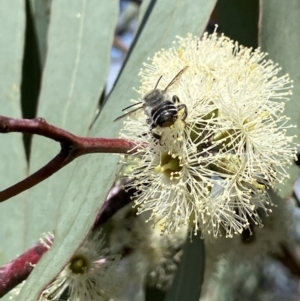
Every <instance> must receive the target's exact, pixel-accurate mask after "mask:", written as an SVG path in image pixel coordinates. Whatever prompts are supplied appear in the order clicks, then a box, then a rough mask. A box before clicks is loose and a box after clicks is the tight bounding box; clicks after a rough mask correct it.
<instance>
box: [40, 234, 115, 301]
mask: <svg viewBox="0 0 300 301" xmlns="http://www.w3.org/2000/svg"><path fill="white" fill-rule="evenodd" d="M106 253H107V250H106V249H104V238H103V237H102V234H101V231H97V232H96V233H91V234H90V235H89V236H88V238H87V239H86V241H85V242H84V243H83V245H82V246H81V247H80V248H79V249H78V251H77V252H76V253H75V254H74V255H73V256H72V258H71V259H70V261H69V262H68V264H67V265H66V266H65V268H64V269H63V270H62V271H61V272H60V274H59V275H58V276H57V277H56V278H55V279H54V280H53V281H52V282H51V283H50V284H49V285H48V286H47V287H46V288H45V289H44V291H43V293H42V294H41V296H40V299H39V300H54V301H58V300H60V298H61V296H62V294H63V293H64V292H68V296H69V297H68V300H70V301H73V300H80V301H81V300H85V301H96V300H97V301H98V300H99V301H100V300H103V301H104V300H108V299H109V298H108V296H109V297H110V296H111V294H112V295H113V294H114V292H115V291H117V290H118V289H117V285H118V284H117V283H114V282H113V281H112V279H113V275H112V273H110V272H109V270H115V268H114V267H115V265H118V262H119V260H120V256H105V255H106Z"/></svg>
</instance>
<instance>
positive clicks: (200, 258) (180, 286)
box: [165, 233, 205, 301]
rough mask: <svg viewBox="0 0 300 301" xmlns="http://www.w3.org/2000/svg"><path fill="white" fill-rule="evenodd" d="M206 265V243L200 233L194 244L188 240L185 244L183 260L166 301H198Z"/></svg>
mask: <svg viewBox="0 0 300 301" xmlns="http://www.w3.org/2000/svg"><path fill="white" fill-rule="evenodd" d="M204 264H205V256H204V243H203V239H201V235H200V233H198V235H197V236H195V237H193V241H192V242H191V241H190V240H189V239H187V241H186V243H185V246H184V248H183V258H182V259H181V261H180V264H179V267H178V272H177V275H176V277H175V279H174V280H173V284H172V287H171V289H170V291H169V292H168V294H167V296H166V298H165V301H181V300H189V301H194V300H195V301H198V300H199V298H200V294H201V287H202V282H203V277H204Z"/></svg>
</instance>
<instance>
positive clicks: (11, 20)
mask: <svg viewBox="0 0 300 301" xmlns="http://www.w3.org/2000/svg"><path fill="white" fill-rule="evenodd" d="M0 28H1V31H0V45H1V47H0V72H1V76H0V77H1V79H0V115H3V116H8V117H15V118H20V117H21V115H22V114H21V106H20V85H21V73H22V59H23V47H24V31H25V5H24V1H22V0H4V1H2V2H1V9H0ZM0 143H1V147H0V157H1V160H0V170H1V173H2V178H1V182H0V189H1V190H3V189H5V188H8V187H9V186H11V185H13V184H15V183H16V182H17V181H20V180H22V179H23V178H24V177H26V174H27V173H26V169H27V163H26V158H25V153H24V145H23V141H22V136H21V135H19V134H7V135H3V134H1V136H0ZM24 209H25V207H24V203H23V202H22V198H21V197H16V198H14V199H12V200H7V201H6V202H4V203H0V221H1V227H0V237H1V245H0V264H2V263H3V262H5V261H7V260H9V259H12V258H13V257H14V256H16V255H17V254H18V253H20V252H21V251H22V250H23V247H24V246H23V241H22V240H21V239H19V234H20V232H22V230H23V228H24V219H23V212H24Z"/></svg>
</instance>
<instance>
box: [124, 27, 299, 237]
mask: <svg viewBox="0 0 300 301" xmlns="http://www.w3.org/2000/svg"><path fill="white" fill-rule="evenodd" d="M266 55H267V54H266V53H263V52H261V51H260V49H256V50H254V51H253V50H252V49H250V48H246V47H243V46H240V45H238V44H237V43H234V42H233V41H232V40H230V39H229V38H227V37H225V36H218V35H217V34H216V33H213V34H212V35H207V34H205V35H204V36H203V37H202V38H201V39H199V38H198V37H194V36H192V35H188V36H187V37H186V38H180V37H178V39H177V41H176V42H175V45H174V46H173V47H172V48H171V49H167V50H165V49H162V50H161V51H159V52H157V53H156V54H155V55H154V57H153V58H152V59H151V62H150V64H145V65H144V68H143V69H142V70H141V72H140V76H141V86H140V88H139V90H138V93H139V94H140V95H141V99H140V100H138V101H139V102H141V101H142V104H143V108H144V109H146V108H147V109H149V106H148V107H147V106H146V104H145V95H147V93H149V91H151V90H153V89H154V88H155V87H156V84H157V82H158V79H159V78H160V77H161V79H160V81H159V83H158V87H157V89H160V92H161V93H162V94H164V97H165V100H170V101H171V100H172V96H173V95H176V96H177V97H178V99H179V100H180V103H181V104H184V105H185V106H186V110H183V109H181V108H182V107H180V109H178V112H177V113H178V118H177V120H176V121H175V122H174V123H173V124H171V125H170V126H168V127H160V126H156V127H154V128H153V129H151V130H150V126H149V123H151V114H153V111H152V112H150V113H149V112H147V111H146V110H143V109H141V110H138V111H137V112H136V113H135V114H131V115H130V118H127V120H126V121H125V126H124V129H123V130H122V133H121V135H122V137H123V138H126V139H129V140H133V141H135V143H136V145H137V146H136V148H135V150H134V152H132V154H130V155H126V156H124V158H123V162H124V163H125V166H126V167H127V168H126V171H127V174H126V175H127V176H128V177H130V178H132V182H130V183H129V184H127V185H126V188H127V189H129V188H131V187H133V188H135V189H136V190H137V192H136V194H135V196H134V201H135V206H136V207H137V208H138V212H139V213H142V212H144V211H149V212H151V216H150V219H155V220H159V221H163V222H162V224H163V229H164V230H163V231H167V232H173V231H177V230H178V229H180V228H181V227H182V226H183V225H186V224H189V225H191V227H193V229H194V231H195V232H197V231H198V230H199V229H201V230H202V231H203V232H206V233H209V234H212V235H213V236H219V235H222V234H225V235H226V236H227V237H232V236H233V234H235V233H241V232H242V231H243V230H244V229H246V228H248V227H249V225H250V221H251V222H254V223H255V224H256V225H261V219H260V217H259V215H258V214H257V210H258V209H259V210H263V211H265V212H266V214H268V212H271V211H272V210H271V206H272V202H271V200H270V197H269V195H268V192H267V190H268V189H270V188H273V187H274V186H275V184H276V183H278V182H282V181H283V180H284V179H285V178H286V177H288V174H287V171H286V168H287V166H288V165H289V164H290V163H291V158H293V157H294V156H295V150H294V148H295V146H294V145H293V142H292V140H293V138H294V137H292V136H288V135H287V133H286V132H287V129H288V128H289V127H292V126H290V125H288V124H287V123H288V120H289V118H287V117H286V116H285V115H283V111H284V106H285V102H286V101H287V100H288V99H289V96H290V95H291V88H292V82H291V80H290V78H289V76H288V75H284V76H280V77H278V76H277V74H278V72H279V71H280V68H279V67H278V66H277V65H276V64H274V63H273V62H272V61H271V60H267V59H266V58H265V57H266ZM181 70H183V71H182V72H181V74H180V78H179V79H178V80H177V81H176V82H174V83H173V84H172V85H169V83H170V82H171V81H172V79H173V78H174V77H175V76H176V75H177V74H178V73H179V72H180V71H181ZM166 87H168V89H167V91H165V89H166ZM135 102H137V101H135ZM177 105H178V104H177ZM165 109H168V106H165V108H164V110H165ZM157 111H158V110H157ZM145 113H146V114H145ZM185 113H187V116H184V114H185ZM146 115H148V116H146ZM149 115H150V119H149ZM147 117H148V118H147ZM149 120H150V122H149ZM152 123H153V120H152Z"/></svg>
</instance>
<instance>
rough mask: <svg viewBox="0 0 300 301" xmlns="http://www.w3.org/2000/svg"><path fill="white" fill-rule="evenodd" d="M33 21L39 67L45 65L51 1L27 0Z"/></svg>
mask: <svg viewBox="0 0 300 301" xmlns="http://www.w3.org/2000/svg"><path fill="white" fill-rule="evenodd" d="M28 1H29V2H30V8H31V12H32V16H33V20H34V25H35V26H34V27H35V31H36V36H37V44H38V56H39V58H40V62H41V66H42V67H43V66H44V65H45V60H46V54H47V34H48V27H49V20H50V8H51V1H52V0H43V1H41V0H28Z"/></svg>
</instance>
